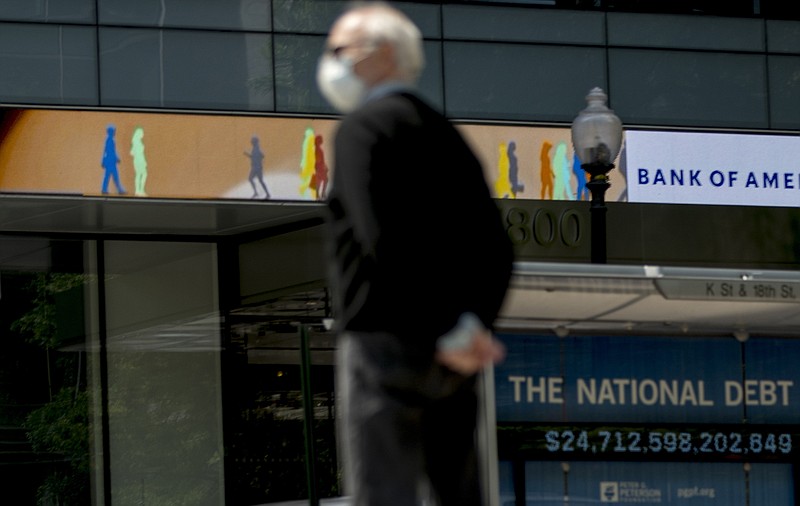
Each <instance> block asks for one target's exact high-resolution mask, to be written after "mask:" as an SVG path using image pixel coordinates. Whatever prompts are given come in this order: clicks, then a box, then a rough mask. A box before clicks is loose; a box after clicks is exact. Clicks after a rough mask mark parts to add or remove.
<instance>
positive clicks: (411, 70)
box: [345, 2, 425, 83]
mask: <svg viewBox="0 0 800 506" xmlns="http://www.w3.org/2000/svg"><path fill="white" fill-rule="evenodd" d="M351 14H357V15H358V16H357V17H358V27H359V29H360V30H361V31H362V32H363V33H364V35H365V36H366V38H367V39H369V40H370V41H374V42H386V43H388V44H390V45H391V46H392V47H393V48H394V54H395V64H396V65H397V70H398V71H399V73H400V75H401V77H403V78H404V79H406V80H407V81H408V82H410V83H414V82H416V81H417V79H419V76H420V75H421V74H422V69H423V68H424V66H425V56H424V53H423V49H422V33H420V31H419V28H417V25H415V24H414V22H413V21H411V20H410V19H409V18H408V17H407V16H406V15H405V14H403V13H402V12H400V11H399V10H397V9H395V8H394V7H391V6H390V5H389V4H387V3H385V2H372V3H360V4H358V5H356V6H355V7H353V8H351V9H350V10H349V11H348V12H347V13H346V14H345V16H348V15H351Z"/></svg>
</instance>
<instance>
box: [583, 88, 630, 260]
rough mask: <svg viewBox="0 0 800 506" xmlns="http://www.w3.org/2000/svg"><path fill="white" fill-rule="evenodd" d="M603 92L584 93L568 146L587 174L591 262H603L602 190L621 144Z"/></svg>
mask: <svg viewBox="0 0 800 506" xmlns="http://www.w3.org/2000/svg"><path fill="white" fill-rule="evenodd" d="M607 98H608V97H607V96H606V94H605V93H604V92H603V90H602V89H600V88H593V89H592V90H591V91H590V92H589V94H588V95H586V102H587V103H588V105H587V106H586V108H585V109H584V110H582V111H581V112H580V113H579V114H578V117H576V118H575V120H574V121H573V122H572V145H573V147H574V148H575V153H576V154H577V155H578V159H580V161H581V167H582V168H583V170H585V171H586V172H587V173H588V174H589V176H590V177H589V181H588V182H587V183H586V187H587V188H589V192H590V193H591V195H592V201H591V206H590V208H589V216H590V219H591V234H592V242H591V248H592V263H598V264H604V263H606V211H607V209H606V190H608V187H609V186H611V185H610V183H609V182H608V173H609V172H610V171H611V169H613V168H614V160H615V159H616V158H617V154H618V153H619V149H620V146H621V145H622V122H621V121H620V119H619V118H618V117H617V116H616V115H615V114H614V111H612V110H611V109H609V108H608V107H607V106H606V100H607Z"/></svg>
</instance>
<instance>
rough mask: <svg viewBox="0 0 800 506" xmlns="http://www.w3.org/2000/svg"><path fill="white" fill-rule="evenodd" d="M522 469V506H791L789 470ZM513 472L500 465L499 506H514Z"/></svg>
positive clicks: (580, 465)
mask: <svg viewBox="0 0 800 506" xmlns="http://www.w3.org/2000/svg"><path fill="white" fill-rule="evenodd" d="M522 465H523V466H524V473H523V476H524V480H525V483H524V484H523V486H522V487H517V489H519V490H524V493H525V501H524V504H527V505H531V506H563V505H564V504H566V502H567V500H568V502H569V504H598V503H608V504H617V505H625V504H642V505H647V504H658V505H691V506H744V505H746V504H748V505H749V506H792V505H793V504H794V492H793V489H792V479H791V474H792V467H791V465H790V464H752V465H750V464H746V465H745V464H740V463H739V464H730V463H692V462H688V463H684V462H659V463H654V462H648V463H640V462H638V463H634V462H538V461H529V462H525V463H524V464H522ZM512 475H513V468H512V463H511V462H509V461H502V462H500V483H501V487H500V499H501V501H500V504H501V505H502V506H513V505H514V504H516V503H515V501H514V489H515V487H514V486H513V476H512Z"/></svg>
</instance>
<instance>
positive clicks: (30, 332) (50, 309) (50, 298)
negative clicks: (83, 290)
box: [11, 273, 88, 350]
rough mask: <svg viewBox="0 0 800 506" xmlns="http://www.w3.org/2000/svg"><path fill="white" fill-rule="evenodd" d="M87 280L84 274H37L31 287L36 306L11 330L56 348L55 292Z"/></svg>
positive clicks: (81, 283)
mask: <svg viewBox="0 0 800 506" xmlns="http://www.w3.org/2000/svg"><path fill="white" fill-rule="evenodd" d="M86 281H88V276H86V275H84V274H62V273H38V274H36V275H35V276H34V278H33V280H32V281H31V282H30V284H29V286H28V288H29V289H30V290H31V292H33V297H32V304H33V307H32V308H31V310H30V311H28V312H27V313H26V314H24V315H22V316H21V317H20V318H19V319H18V320H16V321H15V322H14V323H12V324H11V330H13V331H16V332H19V333H20V334H21V335H23V336H25V339H26V340H27V341H28V342H30V343H33V344H38V345H40V346H42V347H43V348H44V349H46V350H51V349H54V348H57V347H58V345H59V342H58V334H57V332H56V305H55V300H54V297H55V294H57V293H60V292H65V291H67V290H71V289H73V288H76V287H78V286H81V285H83V284H84V283H85V282H86Z"/></svg>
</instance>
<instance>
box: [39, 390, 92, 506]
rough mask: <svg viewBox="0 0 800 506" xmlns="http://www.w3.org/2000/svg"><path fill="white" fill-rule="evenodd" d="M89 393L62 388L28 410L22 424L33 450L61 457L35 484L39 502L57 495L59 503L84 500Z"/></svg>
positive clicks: (85, 491)
mask: <svg viewBox="0 0 800 506" xmlns="http://www.w3.org/2000/svg"><path fill="white" fill-rule="evenodd" d="M88 413H89V396H88V394H87V393H86V392H75V391H74V390H72V389H68V388H63V389H61V390H60V391H59V392H58V393H57V394H56V395H55V396H54V398H53V400H52V401H51V402H49V403H47V404H45V405H44V406H42V407H41V408H39V409H36V410H34V411H32V412H31V413H30V414H29V415H28V417H27V419H26V420H25V424H24V428H25V429H26V430H27V431H28V438H29V440H30V442H31V445H32V447H33V450H34V451H35V452H37V453H39V454H43V455H51V456H52V457H53V458H56V459H63V462H64V464H65V465H63V466H59V467H58V468H57V470H55V471H54V472H53V473H51V474H50V475H49V476H48V477H47V478H46V479H45V481H44V483H43V484H42V485H41V486H40V487H39V491H38V494H37V495H38V497H39V503H40V504H43V503H45V502H47V501H50V500H52V499H53V498H56V497H57V498H58V501H59V504H61V505H64V506H66V505H72V504H75V505H79V504H84V503H85V500H86V498H87V497H88V483H89V466H90V464H89V415H88Z"/></svg>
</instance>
